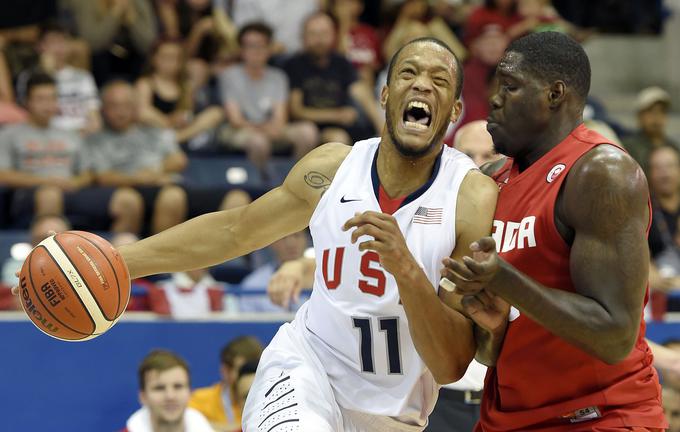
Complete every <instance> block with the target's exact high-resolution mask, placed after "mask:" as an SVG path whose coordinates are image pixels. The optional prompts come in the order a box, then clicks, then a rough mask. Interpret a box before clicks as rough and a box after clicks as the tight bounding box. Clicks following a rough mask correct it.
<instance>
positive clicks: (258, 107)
mask: <svg viewBox="0 0 680 432" xmlns="http://www.w3.org/2000/svg"><path fill="white" fill-rule="evenodd" d="M238 40H239V44H240V45H241V57H242V62H241V63H239V64H236V65H234V66H231V67H229V68H227V69H226V70H224V71H223V72H222V73H221V74H220V75H219V87H220V95H221V98H222V100H223V103H224V107H225V110H226V112H227V117H228V120H229V126H228V127H227V128H226V129H225V130H224V131H223V133H222V134H221V135H222V136H223V138H222V140H223V141H224V142H225V145H226V146H227V147H230V148H233V149H238V150H242V151H245V152H246V154H247V155H248V159H250V160H251V161H252V162H253V163H254V164H255V165H256V166H257V167H258V168H260V170H261V171H263V172H264V173H266V166H267V162H268V160H269V157H270V156H271V153H272V150H274V149H276V150H281V149H285V148H292V149H293V155H294V156H295V158H296V159H299V158H301V157H302V156H304V155H305V154H307V152H309V151H310V150H312V149H313V148H314V147H316V146H317V145H318V144H319V136H318V130H317V128H316V126H315V125H314V123H312V122H310V121H301V122H289V121H288V106H287V104H288V78H287V77H286V75H285V73H283V71H281V70H279V69H277V68H273V67H270V66H267V62H268V60H269V56H270V49H271V40H272V31H271V29H270V28H269V27H268V26H267V25H266V24H263V23H251V24H247V25H246V26H244V27H243V28H242V29H241V30H240V31H239V36H238Z"/></svg>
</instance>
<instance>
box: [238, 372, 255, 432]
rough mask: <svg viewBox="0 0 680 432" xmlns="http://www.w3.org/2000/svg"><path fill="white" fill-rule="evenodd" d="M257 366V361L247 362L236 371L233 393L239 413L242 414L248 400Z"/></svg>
mask: <svg viewBox="0 0 680 432" xmlns="http://www.w3.org/2000/svg"><path fill="white" fill-rule="evenodd" d="M258 364H259V361H258V360H253V361H249V362H248V363H246V364H244V365H243V366H241V367H240V368H239V370H238V378H236V383H235V384H234V393H235V395H236V405H237V406H238V408H239V409H240V410H241V412H243V407H244V406H245V404H246V399H248V393H249V392H250V388H251V387H252V386H253V381H255V373H256V372H257V366H258ZM239 430H240V428H239Z"/></svg>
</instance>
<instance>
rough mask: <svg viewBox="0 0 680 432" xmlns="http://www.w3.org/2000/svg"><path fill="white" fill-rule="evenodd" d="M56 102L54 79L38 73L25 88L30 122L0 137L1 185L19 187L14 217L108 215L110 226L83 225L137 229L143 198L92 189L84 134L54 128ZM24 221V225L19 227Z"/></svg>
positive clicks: (126, 191) (127, 192)
mask: <svg viewBox="0 0 680 432" xmlns="http://www.w3.org/2000/svg"><path fill="white" fill-rule="evenodd" d="M57 104H58V102H57V89H56V85H55V81H54V79H53V78H52V77H50V76H49V75H47V74H44V73H36V74H34V75H33V76H31V78H29V80H28V82H27V85H26V108H27V110H28V113H29V120H28V122H27V123H25V124H18V125H14V126H9V127H7V128H6V129H4V130H3V131H2V132H1V133H0V184H2V185H5V186H8V187H10V188H14V189H15V192H14V197H13V202H12V212H13V213H14V216H15V219H18V218H21V217H23V218H25V216H26V215H30V214H32V213H34V214H35V215H36V216H44V215H47V214H51V215H64V214H67V215H69V216H74V215H75V216H76V217H79V216H87V217H92V218H94V219H96V220H98V221H99V222H101V221H102V220H108V218H109V217H110V218H111V219H112V222H113V223H112V225H111V226H110V227H108V226H106V227H101V226H94V227H93V226H88V225H89V224H86V223H85V224H84V225H86V227H88V228H94V229H106V228H110V229H112V230H113V231H133V232H134V231H136V230H138V228H139V225H140V222H141V205H140V197H139V194H138V193H137V192H135V191H134V190H132V189H118V190H113V189H110V190H100V189H95V188H89V186H90V185H91V184H92V174H91V159H90V153H89V152H88V151H87V148H86V147H85V146H84V144H83V142H82V140H81V139H80V136H79V135H77V134H75V133H73V132H68V131H63V130H60V129H56V128H54V127H51V126H50V121H51V120H52V118H53V117H54V116H55V115H56V114H57V112H58V105H57ZM83 220H84V219H83ZM15 222H17V221H16V220H15ZM21 222H26V221H18V224H19V225H21ZM79 222H80V221H79ZM74 225H77V224H74Z"/></svg>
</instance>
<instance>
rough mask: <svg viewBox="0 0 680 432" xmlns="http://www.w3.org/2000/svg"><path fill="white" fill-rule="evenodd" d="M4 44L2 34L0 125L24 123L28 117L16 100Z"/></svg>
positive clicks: (0, 39)
mask: <svg viewBox="0 0 680 432" xmlns="http://www.w3.org/2000/svg"><path fill="white" fill-rule="evenodd" d="M4 44H5V41H4V40H3V39H2V36H0V126H3V125H7V124H12V123H23V122H25V121H26V118H27V115H26V112H25V111H24V110H23V109H21V108H20V107H19V106H18V105H17V104H16V101H15V100H14V89H13V88H12V72H11V71H10V69H9V65H8V64H7V58H6V57H5V52H4V48H5V47H4Z"/></svg>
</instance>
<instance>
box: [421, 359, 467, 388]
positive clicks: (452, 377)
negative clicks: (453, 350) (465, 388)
mask: <svg viewBox="0 0 680 432" xmlns="http://www.w3.org/2000/svg"><path fill="white" fill-rule="evenodd" d="M467 367H468V365H467V364H463V363H462V362H460V361H455V360H451V361H449V362H447V365H446V367H442V368H437V370H435V369H431V371H430V372H432V376H433V377H434V380H435V381H436V382H437V384H439V385H446V384H451V383H454V382H456V381H458V380H460V379H461V378H463V375H465V372H466V371H467Z"/></svg>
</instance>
